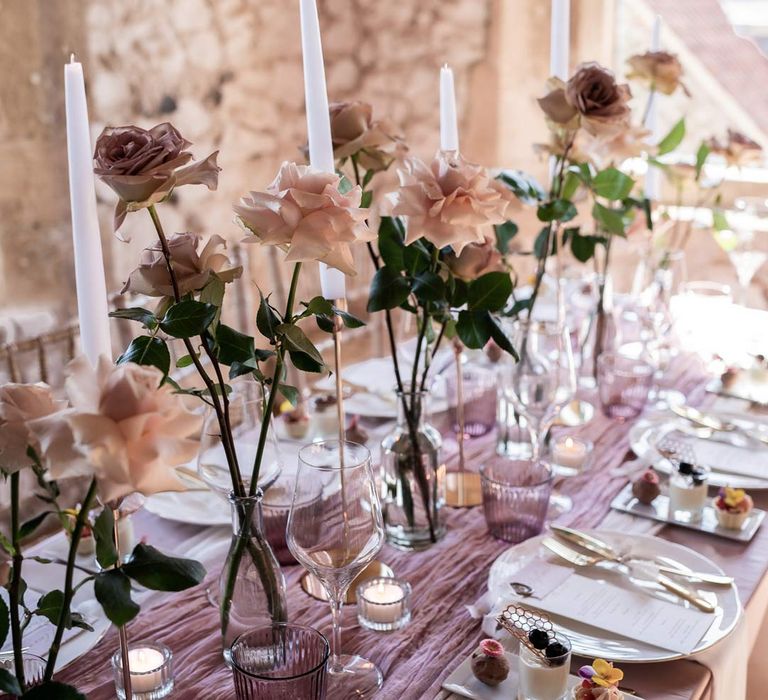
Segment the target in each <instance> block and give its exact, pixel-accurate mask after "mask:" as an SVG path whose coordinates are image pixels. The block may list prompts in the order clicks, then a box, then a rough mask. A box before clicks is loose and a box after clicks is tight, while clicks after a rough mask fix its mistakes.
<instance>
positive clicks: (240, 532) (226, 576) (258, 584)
mask: <svg viewBox="0 0 768 700" xmlns="http://www.w3.org/2000/svg"><path fill="white" fill-rule="evenodd" d="M262 498H263V494H262V491H261V489H258V490H257V492H256V494H255V495H254V496H245V497H237V496H235V495H234V494H230V496H229V502H230V505H231V507H232V543H231V544H230V546H229V552H228V554H227V559H226V561H225V562H224V568H223V569H222V570H221V578H220V580H219V605H220V614H221V635H222V645H223V652H224V658H225V660H226V661H227V663H229V659H230V657H229V654H230V647H231V645H232V642H233V641H234V639H235V637H237V636H238V635H239V634H242V633H243V632H245V631H247V630H250V629H253V628H254V627H257V626H259V625H263V624H265V623H266V624H270V623H272V622H287V621H288V606H287V603H286V595H285V578H284V576H283V572H282V570H281V569H280V564H279V563H278V562H277V559H276V558H275V554H274V552H273V551H272V547H271V546H270V544H269V542H268V541H267V538H266V536H265V533H264V522H263V516H262Z"/></svg>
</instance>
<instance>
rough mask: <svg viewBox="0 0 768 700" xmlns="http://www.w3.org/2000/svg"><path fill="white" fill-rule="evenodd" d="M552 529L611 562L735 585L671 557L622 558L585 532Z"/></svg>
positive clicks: (726, 577) (729, 580)
mask: <svg viewBox="0 0 768 700" xmlns="http://www.w3.org/2000/svg"><path fill="white" fill-rule="evenodd" d="M550 529H551V530H552V532H553V533H554V534H555V535H557V536H558V537H562V538H563V539H564V540H567V541H568V542H572V543H573V544H575V545H578V546H579V547H582V548H583V549H586V550H587V551H588V552H592V554H597V556H599V557H603V558H604V559H608V560H609V561H615V562H618V563H620V564H626V563H627V562H630V561H636V562H643V561H652V562H653V564H654V566H656V568H657V569H658V570H659V572H661V573H662V574H672V575H674V576H681V577H683V578H687V579H692V580H695V581H701V583H711V584H713V585H715V586H731V585H733V578H732V577H731V576H723V575H721V574H709V573H705V572H703V571H693V570H692V569H690V568H689V567H687V566H685V565H684V564H681V563H680V562H678V561H676V560H674V559H670V558H669V557H654V558H653V559H652V560H646V559H643V558H641V557H631V556H622V555H620V554H619V553H618V552H617V551H616V550H615V549H614V548H613V547H611V545H609V544H608V543H607V542H604V541H603V540H600V539H598V538H597V537H592V535H588V534H587V533H585V532H580V531H579V530H574V529H572V528H570V527H565V526H564V525H556V524H555V523H552V524H551V525H550Z"/></svg>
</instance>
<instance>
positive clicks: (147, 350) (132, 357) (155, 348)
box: [117, 335, 171, 376]
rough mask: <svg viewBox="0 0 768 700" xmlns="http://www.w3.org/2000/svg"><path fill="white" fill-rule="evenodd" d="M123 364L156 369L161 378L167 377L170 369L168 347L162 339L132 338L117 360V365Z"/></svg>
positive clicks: (145, 336) (150, 337)
mask: <svg viewBox="0 0 768 700" xmlns="http://www.w3.org/2000/svg"><path fill="white" fill-rule="evenodd" d="M124 362H133V363H135V364H137V365H148V366H151V367H157V369H159V370H160V371H161V372H162V373H163V376H167V375H168V372H169V371H170V369H171V353H170V352H168V346H167V345H166V343H165V341H164V340H163V339H162V338H153V337H152V336H149V335H140V336H139V337H138V338H134V339H133V340H132V341H131V344H130V345H129V346H128V347H127V348H126V349H125V352H124V353H123V354H122V355H120V357H118V358H117V364H118V365H122V364H123V363H124Z"/></svg>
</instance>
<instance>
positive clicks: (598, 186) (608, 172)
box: [592, 168, 635, 200]
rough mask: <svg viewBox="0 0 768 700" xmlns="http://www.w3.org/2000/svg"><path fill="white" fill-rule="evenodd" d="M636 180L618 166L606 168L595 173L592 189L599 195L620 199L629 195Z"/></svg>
mask: <svg viewBox="0 0 768 700" xmlns="http://www.w3.org/2000/svg"><path fill="white" fill-rule="evenodd" d="M634 185H635V181H634V180H633V179H632V178H631V177H629V175H625V174H624V173H623V172H621V170H617V169H616V168H606V169H605V170H602V171H600V172H599V173H598V174H597V175H595V178H594V180H593V181H592V189H593V191H594V193H595V194H596V195H597V196H598V197H604V198H605V199H610V200H618V199H624V198H625V197H628V196H629V193H630V192H631V191H632V188H633V187H634Z"/></svg>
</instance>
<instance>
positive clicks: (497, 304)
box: [467, 272, 512, 311]
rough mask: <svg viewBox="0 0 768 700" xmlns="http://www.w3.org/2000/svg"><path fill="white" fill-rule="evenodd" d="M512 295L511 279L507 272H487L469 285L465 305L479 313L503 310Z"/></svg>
mask: <svg viewBox="0 0 768 700" xmlns="http://www.w3.org/2000/svg"><path fill="white" fill-rule="evenodd" d="M510 294H512V279H511V278H510V276H509V273H507V272H488V273H486V274H484V275H482V276H481V277H478V278H477V279H476V280H473V281H472V282H470V283H469V288H468V290H467V305H468V306H469V308H470V309H474V310H480V311H499V310H500V309H503V308H504V306H505V305H506V303H507V300H508V299H509V296H510Z"/></svg>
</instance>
